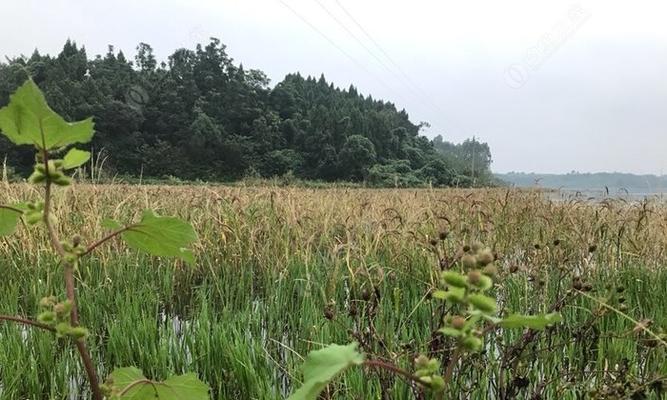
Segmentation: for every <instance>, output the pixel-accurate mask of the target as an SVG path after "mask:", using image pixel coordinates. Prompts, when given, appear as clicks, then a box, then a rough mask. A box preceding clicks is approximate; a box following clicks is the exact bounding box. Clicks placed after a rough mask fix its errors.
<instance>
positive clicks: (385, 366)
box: [364, 360, 428, 386]
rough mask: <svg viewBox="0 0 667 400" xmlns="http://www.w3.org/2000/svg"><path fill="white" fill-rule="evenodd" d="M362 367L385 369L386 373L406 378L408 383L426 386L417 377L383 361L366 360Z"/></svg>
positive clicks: (426, 384)
mask: <svg viewBox="0 0 667 400" xmlns="http://www.w3.org/2000/svg"><path fill="white" fill-rule="evenodd" d="M364 365H365V366H367V367H373V368H381V369H385V370H387V371H389V372H392V373H394V374H396V375H400V376H402V377H404V378H406V379H408V380H410V381H413V382H416V383H418V384H420V385H423V386H428V383H426V382H423V381H422V380H421V379H420V378H419V377H418V376H415V375H412V374H411V373H409V372H408V371H406V370H404V369H401V368H399V367H397V366H396V365H394V364H391V363H388V362H385V361H381V360H366V361H364Z"/></svg>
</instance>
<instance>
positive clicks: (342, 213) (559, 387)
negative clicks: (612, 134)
mask: <svg viewBox="0 0 667 400" xmlns="http://www.w3.org/2000/svg"><path fill="white" fill-rule="evenodd" d="M1 185H2V192H0V203H12V202H14V201H18V200H23V199H30V198H36V197H37V193H36V192H35V191H34V190H35V189H33V188H31V187H29V186H27V185H21V184H16V185H7V184H1ZM54 205H55V212H56V215H57V216H58V217H59V219H60V221H61V224H60V226H61V227H62V228H61V229H62V232H61V233H62V235H63V237H68V236H71V235H73V234H74V233H77V232H80V233H81V234H82V236H83V237H84V238H88V239H90V240H92V239H94V238H97V237H99V236H101V235H102V234H103V233H104V230H103V228H102V227H101V222H102V220H103V218H105V217H111V218H114V219H117V220H120V221H128V222H129V221H132V220H134V219H136V218H138V216H139V214H140V211H141V210H142V209H143V208H155V209H158V210H161V211H163V213H164V214H173V215H178V216H180V217H182V218H184V219H186V220H189V221H190V222H192V223H193V224H194V226H195V228H196V230H197V231H198V233H199V236H200V241H199V243H198V245H197V264H196V266H194V267H188V266H185V265H183V264H181V263H180V262H178V261H166V260H161V259H155V258H150V257H146V256H143V255H139V254H137V253H136V252H134V251H131V250H128V249H127V248H125V247H124V246H123V245H122V243H120V242H114V243H111V244H109V245H107V246H105V247H104V248H102V249H101V250H100V251H99V252H97V253H96V254H95V255H94V256H93V258H91V259H88V260H87V261H86V262H84V263H83V265H82V266H81V267H80V270H79V271H78V278H79V279H80V282H79V288H80V289H79V298H80V301H79V303H80V306H81V310H80V312H81V319H82V321H85V322H86V324H87V327H88V328H89V329H90V330H91V332H93V337H94V338H95V339H94V341H92V343H91V349H92V351H93V352H94V355H95V356H96V357H95V358H96V359H99V360H103V364H102V365H99V366H98V368H99V373H100V375H102V376H105V375H106V374H107V373H108V372H109V370H110V369H112V368H114V367H117V366H124V365H136V366H138V367H139V368H141V369H143V370H144V372H145V373H146V374H147V375H148V376H150V377H154V378H158V379H160V378H165V377H166V376H167V375H168V374H169V373H170V372H177V373H178V372H184V371H195V372H197V373H198V374H199V375H200V377H201V378H202V379H203V380H204V381H206V382H207V383H209V384H210V385H211V387H212V390H213V393H214V395H215V397H216V398H220V399H236V398H242V399H280V398H284V397H285V396H286V395H287V394H288V393H289V392H290V391H291V390H292V388H293V387H294V385H297V384H298V383H299V380H300V378H301V374H300V371H299V366H300V364H301V362H302V357H303V356H305V354H306V353H307V352H308V351H310V350H313V349H317V348H319V347H320V346H321V345H322V344H328V343H332V342H338V343H346V342H349V341H351V340H352V339H351V337H350V336H349V335H348V332H347V330H348V329H354V326H353V319H352V318H350V316H349V315H348V311H349V308H350V298H351V296H350V293H351V292H358V291H360V290H363V289H364V288H371V287H373V286H377V288H378V290H379V292H380V293H381V294H382V296H381V300H380V306H379V307H378V316H377V318H376V321H375V323H376V325H377V326H376V327H377V329H378V331H379V332H383V333H384V335H385V346H386V347H387V348H389V349H390V350H391V352H392V353H393V354H396V356H397V359H398V360H401V361H400V362H403V363H407V362H409V359H410V357H409V355H411V354H413V353H414V354H416V353H417V352H419V351H424V350H425V347H426V346H427V344H428V341H429V340H430V335H431V328H432V326H431V325H432V323H433V319H434V317H433V313H434V310H435V305H434V304H431V302H430V300H428V299H427V298H426V297H425V295H426V293H427V292H428V290H429V289H430V288H431V287H432V286H433V285H434V283H435V282H436V279H437V272H438V268H437V265H438V254H437V253H438V252H444V251H450V252H453V251H456V250H457V249H458V248H460V247H461V246H462V245H463V244H464V243H468V242H470V241H472V240H482V241H483V242H484V243H486V244H488V245H491V246H492V247H493V249H494V251H496V252H498V253H499V255H500V262H499V267H500V269H501V272H502V273H503V274H505V275H506V276H507V277H506V278H505V282H504V284H503V286H502V288H501V289H499V290H500V293H499V295H500V298H502V300H503V304H504V307H506V308H507V309H511V310H514V311H517V312H539V311H544V309H545V308H546V307H547V306H548V305H549V304H551V303H552V302H553V301H554V299H555V298H557V296H558V294H559V293H562V291H563V290H565V288H563V287H561V286H562V283H558V281H557V279H556V277H557V276H558V274H559V271H560V269H563V268H565V269H571V270H574V271H577V274H580V275H582V276H585V277H586V279H587V280H588V281H590V282H592V283H593V285H594V287H595V289H596V291H593V292H592V293H593V294H596V293H598V294H599V295H602V294H603V293H604V292H605V291H606V290H607V286H612V287H616V286H619V285H622V286H624V287H625V297H626V298H627V300H626V304H627V306H628V311H627V313H628V314H630V315H632V316H633V318H636V319H637V320H641V319H647V318H648V319H651V320H653V326H667V316H666V315H667V314H666V313H665V312H664V310H665V309H666V306H667V270H666V269H665V268H664V266H665V265H667V260H666V258H667V253H666V251H667V226H666V225H667V207H665V205H664V204H662V203H661V202H660V201H657V200H655V201H647V202H636V203H628V202H624V201H621V200H605V201H602V202H595V203H594V202H590V201H586V200H582V199H577V198H564V199H559V200H548V199H547V198H546V197H545V196H544V195H543V194H542V193H539V192H534V191H514V190H510V191H507V190H428V189H420V190H408V189H404V190H364V189H295V188H279V187H222V186H221V187H205V186H197V187H189V186H175V187H169V186H130V185H99V186H96V185H79V186H77V188H76V191H73V190H71V189H65V190H62V191H59V192H58V193H57V194H56V198H55V202H54ZM65 210H67V211H65ZM70 210H73V211H70ZM443 230H448V231H449V232H450V239H448V240H447V241H446V242H444V243H442V244H439V245H438V249H437V250H436V248H434V247H433V246H432V245H431V244H430V243H429V242H430V240H431V239H432V238H435V237H437V235H438V233H439V232H441V231H443ZM555 240H558V241H559V244H558V245H557V246H556V245H555V244H554V241H555ZM592 245H594V246H595V247H596V248H595V251H593V252H589V247H590V246H592ZM515 269H516V270H517V272H516V273H514V274H508V273H506V271H509V270H515ZM61 275H62V274H61V272H60V271H59V268H58V265H57V264H56V262H55V260H54V259H53V258H52V257H51V256H50V255H49V251H48V249H47V247H46V240H45V236H44V233H43V232H41V230H40V229H39V228H35V227H22V228H21V229H20V231H19V232H18V233H17V234H16V235H14V236H12V237H7V238H2V239H0V276H1V277H2V278H1V279H0V313H2V314H20V315H25V316H34V315H36V313H37V312H38V305H37V303H38V302H39V299H40V298H41V297H43V296H46V295H51V294H54V295H62V294H61V293H60V292H59V288H60V287H62V282H61V279H62V278H61ZM540 281H541V282H543V283H542V284H541V285H540V284H538V283H539V282H540ZM354 301H358V300H354ZM327 307H329V308H333V310H334V311H335V316H334V318H333V319H332V320H329V319H327V318H325V316H324V310H325V308H327ZM596 307H598V306H597V305H596V303H594V302H592V301H591V300H588V299H586V298H579V299H577V300H576V302H575V303H574V304H571V305H569V306H568V307H566V308H565V309H564V310H563V316H564V318H565V324H564V325H563V326H562V327H560V328H558V330H557V331H555V332H553V333H550V334H549V335H548V336H545V337H543V338H541V339H540V340H539V341H538V342H536V343H534V346H533V348H532V349H531V352H532V353H531V354H536V355H537V356H536V358H535V359H533V360H532V361H530V363H529V364H526V365H524V366H521V367H520V368H524V370H525V375H526V377H528V379H529V381H530V384H531V385H537V384H538V383H539V382H543V381H544V382H548V383H547V384H546V388H545V392H544V394H545V398H553V397H555V396H559V397H561V398H564V399H575V398H579V397H577V396H578V395H580V394H581V390H582V389H581V388H582V387H587V386H591V387H592V386H594V385H595V383H596V382H599V381H601V380H604V379H605V378H606V377H608V376H609V375H610V374H613V373H614V371H615V370H616V369H617V368H618V366H619V365H622V364H623V365H624V364H627V365H629V368H630V371H631V373H633V374H636V375H641V376H649V375H652V374H660V373H662V374H667V356H666V353H665V349H664V348H660V347H657V348H652V349H649V348H645V347H642V346H640V345H639V344H638V342H637V340H635V339H634V337H633V333H632V329H633V327H634V325H633V323H632V322H630V321H629V320H627V319H625V318H623V317H621V316H619V315H616V314H614V313H609V314H607V315H605V316H604V317H603V318H601V319H600V320H598V321H596V322H595V329H596V330H597V332H598V334H597V335H592V336H591V335H585V336H583V335H582V336H581V337H578V336H576V335H575V333H576V332H574V331H575V330H576V327H577V326H578V324H580V323H581V322H582V321H586V320H587V318H589V317H590V313H591V311H590V310H593V309H595V308H596ZM520 334H521V333H520V332H514V333H511V332H499V333H498V335H499V337H498V342H499V343H500V342H501V337H504V338H505V339H507V340H509V339H512V338H513V336H512V335H514V337H515V336H517V335H520ZM591 338H592V339H591ZM584 339H585V340H586V341H584ZM399 355H403V357H398V356H399ZM483 360H486V361H484V362H490V363H491V364H490V365H486V366H484V368H478V369H475V368H466V369H462V370H461V373H460V376H459V377H458V378H457V379H456V380H455V382H454V386H455V387H456V390H457V391H458V393H459V394H460V396H461V397H466V396H469V397H472V398H489V397H493V394H494V387H493V382H494V381H495V380H497V379H498V377H497V371H496V370H495V369H494V368H493V367H494V366H497V364H495V365H494V362H497V361H498V360H496V359H494V357H487V358H484V359H482V358H478V357H471V358H470V359H469V360H468V361H469V362H470V363H471V365H475V363H481V362H483ZM488 360H490V361H488ZM405 366H406V367H407V368H410V366H409V365H408V364H406V365H405ZM545 376H546V377H549V378H548V379H546V380H545V379H544V377H545ZM573 378H576V379H577V380H578V382H579V384H578V386H577V385H574V384H570V380H571V379H573ZM80 383H82V374H81V370H80V367H79V365H78V360H77V359H76V358H75V357H73V356H72V355H71V354H70V352H69V350H68V349H67V347H66V346H63V345H62V343H59V342H58V341H56V340H54V339H53V337H52V336H51V335H49V334H48V333H43V332H38V331H32V330H26V329H25V328H23V327H18V326H13V325H8V324H0V398H3V399H17V398H29V399H44V398H49V399H51V398H53V399H68V398H85V397H86V393H81V392H80V387H85V385H83V386H82V385H80ZM329 393H330V395H331V396H332V398H359V399H366V398H378V396H379V393H380V388H379V384H378V383H377V380H373V379H368V375H364V374H362V373H361V371H356V372H352V373H350V374H348V375H346V377H345V379H344V380H343V381H342V382H341V383H339V384H336V385H334V386H333V387H332V388H331V390H330V392H329ZM392 396H393V397H392V398H396V399H409V398H413V397H412V390H411V388H410V387H409V386H408V385H406V384H404V383H403V382H401V381H399V380H396V381H394V382H393V387H392Z"/></svg>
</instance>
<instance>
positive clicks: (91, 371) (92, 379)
mask: <svg viewBox="0 0 667 400" xmlns="http://www.w3.org/2000/svg"><path fill="white" fill-rule="evenodd" d="M42 138H44V135H43V134H42ZM43 148H44V149H45V148H46V146H45V145H44V146H43ZM42 158H43V160H42V161H43V162H44V168H45V170H46V174H45V175H46V183H45V190H44V224H45V225H46V229H47V231H48V233H49V238H50V241H51V245H52V246H53V248H54V249H55V251H56V253H58V255H59V256H60V258H61V259H62V261H63V270H64V274H65V289H66V293H67V300H69V301H70V302H71V303H72V311H71V313H70V324H71V325H72V326H79V310H78V306H77V304H76V288H75V284H74V266H75V265H74V264H72V263H71V262H69V261H67V260H66V255H67V254H66V252H65V249H64V248H63V245H62V244H61V243H60V239H59V238H58V233H57V232H56V229H55V227H54V226H53V224H52V223H51V219H50V218H49V216H50V212H51V178H50V177H49V154H48V152H47V151H46V150H42ZM75 343H76V348H77V350H78V352H79V355H80V356H81V361H82V362H83V367H84V369H85V370H86V375H87V376H88V382H89V383H90V390H91V392H92V395H93V399H94V400H103V399H104V396H103V395H102V391H101V390H100V384H99V379H98V377H97V371H96V370H95V365H93V360H92V358H91V356H90V351H88V347H87V346H86V341H85V339H84V338H81V339H76V340H75Z"/></svg>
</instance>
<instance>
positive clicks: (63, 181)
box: [53, 174, 72, 186]
mask: <svg viewBox="0 0 667 400" xmlns="http://www.w3.org/2000/svg"><path fill="white" fill-rule="evenodd" d="M53 183H55V184H56V185H58V186H69V185H71V184H72V178H70V177H69V176H65V175H63V174H60V176H59V177H58V178H54V179H53Z"/></svg>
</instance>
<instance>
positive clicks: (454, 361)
mask: <svg viewBox="0 0 667 400" xmlns="http://www.w3.org/2000/svg"><path fill="white" fill-rule="evenodd" d="M460 354H461V348H460V347H457V348H456V350H454V353H453V354H452V358H451V359H450V360H449V362H448V363H447V369H446V370H445V376H444V377H443V378H442V379H444V380H445V384H446V385H449V383H450V382H451V381H452V375H453V374H454V366H455V365H456V364H458V362H459V356H460Z"/></svg>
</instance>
